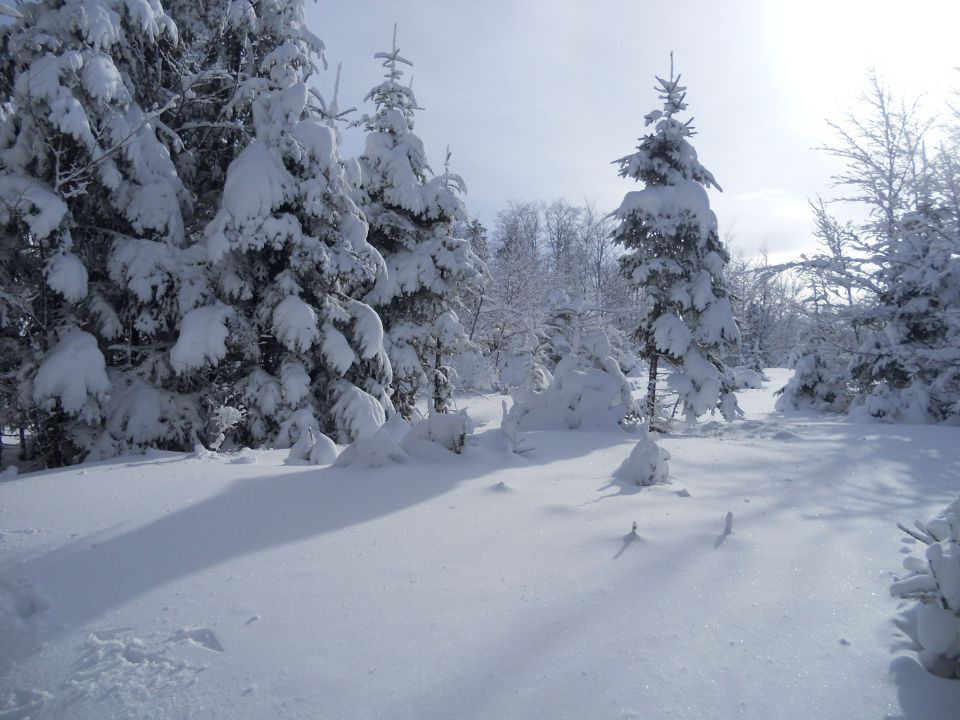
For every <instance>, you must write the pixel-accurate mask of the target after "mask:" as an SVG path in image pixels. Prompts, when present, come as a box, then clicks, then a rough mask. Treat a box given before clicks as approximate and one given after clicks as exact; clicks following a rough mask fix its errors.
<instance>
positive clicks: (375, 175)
mask: <svg viewBox="0 0 960 720" xmlns="http://www.w3.org/2000/svg"><path fill="white" fill-rule="evenodd" d="M374 57H375V58H377V59H382V60H383V67H384V68H386V74H385V75H384V80H383V82H381V83H380V84H378V85H377V86H375V87H374V88H373V89H372V90H371V91H370V92H369V93H368V94H367V97H366V99H367V100H372V101H373V103H374V105H375V107H376V111H375V112H374V113H373V115H365V116H364V117H363V118H362V119H361V120H360V122H359V124H360V125H362V126H363V127H364V129H365V130H366V133H367V135H366V145H365V149H364V152H363V154H362V155H361V157H360V166H361V171H362V187H361V189H362V198H363V199H362V207H363V211H364V213H365V214H366V217H367V220H368V221H369V223H370V236H369V237H370V242H371V244H373V246H374V247H375V248H376V249H377V250H378V251H379V252H380V253H381V254H382V255H383V257H384V259H385V261H386V263H387V268H388V272H387V274H386V275H383V276H381V277H380V278H379V279H378V281H377V285H376V287H375V288H374V289H373V292H371V293H370V294H369V295H368V296H367V297H368V301H369V302H371V303H372V304H373V305H374V306H375V307H376V308H377V311H378V312H379V313H380V317H381V318H382V320H383V324H384V327H385V329H386V333H387V347H388V352H389V355H390V361H391V364H392V366H393V395H392V400H393V404H394V407H395V408H396V409H397V410H398V411H399V413H400V414H401V415H402V416H403V417H404V418H407V419H410V418H411V417H412V416H413V411H414V407H415V404H416V397H417V394H418V393H419V392H421V391H424V390H427V389H428V388H429V391H430V394H431V407H432V409H433V410H434V411H436V412H445V411H446V410H448V409H449V400H450V393H451V380H452V378H451V370H450V368H449V367H448V366H446V365H444V357H445V356H449V355H450V353H452V352H455V351H456V350H457V349H458V348H460V347H461V345H462V343H463V341H464V340H465V338H466V335H465V333H464V330H463V327H462V326H461V325H460V321H459V318H458V316H457V312H458V311H459V310H460V309H461V307H462V303H461V292H462V290H461V289H462V287H463V286H464V285H467V284H472V283H476V282H479V281H480V279H481V272H480V267H481V263H480V262H479V260H478V259H477V257H476V256H475V255H474V253H473V251H472V250H471V249H470V243H469V242H468V241H467V240H463V239H460V238H456V237H454V236H453V229H454V227H455V225H456V224H457V223H458V222H462V221H464V220H465V219H466V211H465V209H464V206H463V202H462V200H461V199H460V197H459V194H460V193H463V192H465V191H466V187H465V186H464V183H463V180H462V179H461V178H460V177H459V176H458V175H454V174H452V173H450V172H449V169H447V168H446V167H445V171H444V172H443V173H442V174H441V175H436V176H433V177H430V175H432V171H431V169H430V167H429V165H428V163H427V156H426V152H425V151H424V147H423V142H422V141H421V140H420V138H419V137H418V136H417V135H416V134H415V133H414V132H413V126H414V114H415V112H416V110H418V109H419V108H418V106H417V100H416V97H415V96H414V94H413V90H412V89H411V88H410V87H409V86H406V85H403V84H402V83H401V78H402V77H403V71H402V69H401V67H400V66H401V65H408V66H412V63H411V62H410V61H409V60H407V59H405V58H403V57H402V56H401V55H400V51H399V49H398V48H397V42H396V28H394V34H393V47H392V48H391V50H390V51H389V52H381V53H377V54H376V55H375V56H374ZM447 159H448V160H449V153H448V158H447Z"/></svg>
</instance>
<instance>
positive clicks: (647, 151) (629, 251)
mask: <svg viewBox="0 0 960 720" xmlns="http://www.w3.org/2000/svg"><path fill="white" fill-rule="evenodd" d="M657 83H658V87H657V88H656V90H657V91H658V92H659V94H660V95H659V97H660V98H661V99H662V100H663V101H664V105H663V109H662V110H654V111H653V112H651V113H649V114H647V115H646V116H645V118H644V120H645V123H646V125H647V126H651V125H652V126H653V128H654V129H653V132H650V133H648V134H647V135H644V136H643V137H642V138H640V143H639V145H638V146H637V151H636V152H635V153H633V154H631V155H627V156H626V157H623V158H620V159H619V160H617V161H616V163H617V164H618V165H619V166H620V176H621V177H627V178H631V179H633V180H637V181H639V182H642V183H643V184H644V186H645V187H644V189H642V190H639V191H635V192H629V193H627V194H626V195H625V196H624V199H623V202H622V203H621V205H620V207H619V209H617V210H616V211H615V213H614V216H615V217H616V218H617V219H618V220H619V221H620V225H619V226H618V227H617V229H616V231H615V233H614V239H615V241H616V242H617V243H619V244H621V245H623V247H624V249H625V251H626V253H625V255H624V256H623V258H622V259H621V269H622V272H623V273H624V274H625V276H626V277H627V278H628V280H630V281H631V282H632V283H633V285H634V286H635V287H636V289H637V290H638V292H639V295H640V298H641V301H642V302H643V304H644V306H645V309H646V311H647V315H646V317H645V318H644V319H643V320H642V321H641V323H640V326H639V327H638V328H637V330H636V332H635V337H636V339H637V341H638V342H639V344H640V350H641V354H642V356H643V357H644V358H645V359H646V360H647V362H648V363H649V366H650V371H649V380H648V385H647V400H646V416H647V417H648V418H649V419H650V420H653V418H654V416H655V413H656V392H657V377H658V372H659V364H660V361H661V360H664V361H666V362H667V363H669V364H670V365H671V366H672V369H673V372H672V374H671V376H670V381H669V382H670V386H671V387H672V388H673V389H674V390H675V391H676V392H677V393H678V394H679V396H680V400H681V401H682V403H683V408H684V413H685V415H686V417H687V419H688V420H689V421H693V420H694V419H695V418H696V417H697V416H699V415H702V414H703V413H705V412H707V411H711V410H713V409H717V408H719V410H720V412H721V413H722V415H723V416H724V418H726V419H727V420H732V419H733V418H735V417H737V416H738V414H739V412H740V411H739V408H738V407H737V403H736V398H735V396H734V395H733V392H732V391H731V386H730V381H729V379H728V377H727V373H726V370H725V368H724V365H723V362H722V360H721V356H722V354H723V352H724V345H725V344H730V343H736V342H738V341H739V331H738V329H737V324H736V322H735V320H734V318H733V311H732V308H731V305H730V300H729V298H728V297H727V291H726V288H725V285H724V279H723V270H724V266H725V265H726V263H727V262H728V261H729V259H730V256H729V253H728V252H727V250H726V248H725V247H724V246H723V243H722V242H721V241H720V238H719V236H718V234H717V219H716V216H715V215H714V213H713V212H712V211H711V210H710V201H709V198H708V197H707V193H706V188H709V187H715V188H717V189H718V190H719V189H720V187H719V185H718V184H717V182H716V180H715V179H714V177H713V175H712V174H711V173H710V171H709V170H707V169H706V168H705V167H704V166H703V165H701V164H700V162H699V161H698V159H697V153H696V151H695V150H694V148H693V146H692V145H691V144H690V142H689V140H688V138H689V137H690V136H692V135H693V134H694V129H693V126H692V119H690V120H687V121H685V122H681V121H680V120H679V119H677V117H676V116H677V115H678V114H679V113H681V112H682V111H683V110H685V109H686V107H687V105H686V102H685V98H686V88H685V87H682V86H681V85H680V77H679V76H677V77H674V74H673V59H672V56H671V68H670V78H669V79H666V80H665V79H663V78H659V77H658V78H657Z"/></svg>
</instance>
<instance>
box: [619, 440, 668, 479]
mask: <svg viewBox="0 0 960 720" xmlns="http://www.w3.org/2000/svg"><path fill="white" fill-rule="evenodd" d="M669 459H670V453H668V452H667V451H666V450H664V449H663V448H661V447H660V446H659V445H658V444H657V441H656V440H655V439H654V436H653V434H652V433H651V432H649V431H648V430H647V429H646V428H645V427H644V428H643V429H642V430H641V432H640V438H639V440H638V441H637V444H636V446H634V448H633V450H632V451H631V452H630V455H629V457H627V459H626V460H624V461H623V463H622V464H621V465H620V467H619V468H617V470H616V472H614V477H615V478H616V479H617V480H620V481H621V482H628V483H632V484H634V485H656V484H659V483H666V482H669V480H670V468H669V467H668V466H667V461H668V460H669Z"/></svg>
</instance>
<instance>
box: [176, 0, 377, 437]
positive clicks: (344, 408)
mask: <svg viewBox="0 0 960 720" xmlns="http://www.w3.org/2000/svg"><path fill="white" fill-rule="evenodd" d="M247 7H248V8H249V12H251V13H252V12H256V15H255V16H254V17H253V18H252V19H251V20H250V22H251V23H252V26H253V27H255V28H256V30H257V38H256V43H255V44H254V45H250V46H249V51H250V52H253V53H255V55H254V58H253V59H252V60H251V61H250V67H251V68H253V69H254V70H255V71H256V74H255V75H252V76H249V77H246V76H241V77H240V80H241V81H242V84H241V87H240V88H239V90H238V92H237V93H236V98H247V99H248V100H249V102H250V118H251V129H252V134H251V135H250V137H249V139H248V140H247V141H246V144H245V146H243V148H242V150H241V151H240V152H239V154H238V155H237V156H236V157H235V158H234V159H233V161H232V162H231V163H230V165H229V167H228V169H227V172H226V178H225V182H224V187H223V194H222V197H221V198H220V201H219V210H218V211H217V213H216V215H215V217H214V218H213V219H212V220H211V221H210V223H209V224H208V225H207V227H206V230H205V235H206V239H205V245H206V251H207V252H208V254H209V259H210V262H211V263H212V265H213V273H214V285H215V295H216V299H215V300H214V301H213V302H211V303H207V304H205V305H204V306H202V307H199V308H196V309H195V310H193V311H192V312H191V313H188V314H187V315H186V316H185V317H184V319H183V330H182V332H181V335H180V339H179V341H178V343H177V346H176V347H174V349H173V352H172V359H173V362H174V366H175V368H176V371H177V372H178V373H179V374H181V375H183V376H184V377H194V378H196V377H204V376H207V375H208V374H209V373H210V372H211V371H216V372H219V373H220V381H221V382H222V383H223V384H224V385H225V386H226V387H227V388H235V389H236V392H237V393H238V395H239V398H240V400H241V401H242V403H243V404H244V405H245V409H246V420H245V427H244V432H243V433H241V437H242V439H243V440H245V441H247V442H263V441H270V442H273V443H276V444H279V445H281V446H283V445H290V444H292V443H294V442H296V441H297V440H298V439H300V438H301V436H304V435H305V434H311V433H312V434H313V435H314V436H318V435H319V434H320V433H326V434H329V435H330V436H332V437H333V438H334V439H335V440H337V441H339V442H352V441H354V440H356V439H359V438H361V437H365V436H366V435H369V434H371V433H373V432H375V431H376V430H377V428H378V427H379V426H380V425H381V424H382V423H383V421H384V418H385V407H388V406H389V399H388V397H387V388H388V386H389V382H390V366H389V361H388V359H387V356H386V352H385V350H384V346H383V329H382V326H381V323H380V319H379V318H378V317H377V315H376V313H375V312H374V311H373V309H372V308H371V307H370V306H369V305H367V304H366V303H364V302H363V301H362V300H361V298H362V297H364V296H365V295H366V294H367V293H368V292H369V291H370V290H371V289H372V288H373V286H374V283H375V281H376V278H377V277H378V275H380V274H383V272H384V265H383V260H382V258H381V257H380V255H379V254H378V253H377V251H376V250H374V248H373V247H371V246H370V245H369V244H368V243H367V240H366V235H367V226H366V223H365V222H364V218H363V215H362V213H361V212H360V211H359V209H358V208H357V206H356V205H355V204H354V202H353V200H352V199H351V197H350V192H349V190H350V188H349V186H348V183H347V181H346V178H345V173H344V165H343V163H342V162H341V160H340V158H339V145H340V135H339V131H338V130H337V128H336V127H335V126H334V124H333V123H334V120H335V119H334V118H333V117H331V116H329V115H327V116H326V117H325V112H324V107H318V106H317V105H316V104H315V102H314V101H315V100H316V99H317V98H316V96H314V95H313V94H312V93H311V91H310V90H309V89H308V86H307V80H308V77H309V76H310V74H311V73H313V72H314V70H315V61H316V59H317V58H318V57H321V53H322V50H323V46H322V44H321V43H320V42H319V41H318V40H317V39H316V38H315V37H314V36H313V35H312V34H310V33H309V32H308V31H307V30H306V28H305V26H304V7H303V2H302V0H273V1H272V2H263V3H259V4H258V5H257V7H256V10H254V8H253V7H252V6H247ZM334 115H336V113H334ZM211 369H213V370H211Z"/></svg>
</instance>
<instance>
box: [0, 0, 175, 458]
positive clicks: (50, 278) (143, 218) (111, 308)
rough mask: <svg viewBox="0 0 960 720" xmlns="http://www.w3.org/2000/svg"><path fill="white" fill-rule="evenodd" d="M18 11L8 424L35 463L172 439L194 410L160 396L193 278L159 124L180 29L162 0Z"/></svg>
mask: <svg viewBox="0 0 960 720" xmlns="http://www.w3.org/2000/svg"><path fill="white" fill-rule="evenodd" d="M21 10H22V12H21V13H20V15H21V17H19V18H18V19H17V20H16V22H14V23H13V24H11V25H7V26H5V27H4V28H3V29H2V31H0V43H2V46H3V51H2V58H3V59H2V61H0V65H2V67H0V73H2V75H3V77H4V80H5V82H4V88H5V97H4V98H3V106H4V111H3V113H2V117H0V125H2V126H0V201H2V202H0V222H2V223H3V224H4V226H5V232H4V233H3V239H2V241H0V245H2V248H0V255H2V260H3V262H2V267H3V270H2V271H0V272H2V277H0V282H2V288H0V290H2V299H0V333H2V335H3V343H4V367H3V369H2V372H3V380H2V383H0V386H2V388H3V395H4V396H3V405H4V407H5V408H6V409H7V412H6V416H5V417H4V418H3V421H4V423H13V424H15V425H19V426H20V427H23V426H24V425H25V424H26V425H28V426H29V427H30V428H31V431H32V432H31V434H32V437H33V438H34V440H35V441H36V443H37V445H38V446H39V449H40V453H41V455H42V460H43V462H45V463H46V464H53V465H56V464H62V463H66V462H74V461H76V460H78V459H80V458H82V457H83V456H85V455H87V454H89V453H90V452H102V453H106V454H110V453H113V452H116V451H117V450H120V449H123V448H127V447H136V446H141V447H142V446H143V445H145V444H149V445H157V446H161V447H163V446H168V447H169V446H175V445H177V444H179V443H182V441H183V439H184V438H183V435H184V433H187V434H189V433H190V430H191V422H190V421H191V418H192V417H193V415H194V413H193V412H192V410H191V408H190V407H189V405H190V402H189V401H188V400H185V399H184V398H182V397H178V396H177V395H176V394H175V393H170V392H167V391H166V390H165V389H164V387H165V381H166V378H168V377H169V373H168V369H169V368H168V366H167V365H166V363H165V360H164V348H169V346H170V344H171V342H172V338H173V336H174V333H175V324H176V320H177V318H178V315H179V311H178V306H179V305H180V304H181V303H182V302H187V303H189V302H190V301H191V299H190V297H191V290H190V288H191V286H192V285H193V283H194V279H193V278H191V266H190V263H189V262H183V261H182V258H180V257H179V255H180V253H181V251H182V250H183V248H184V240H185V237H184V226H183V213H182V211H183V208H184V207H185V205H186V203H187V198H186V195H185V193H184V188H183V187H182V185H181V183H180V182H179V179H178V177H177V173H176V170H175V168H174V166H173V163H172V162H171V157H170V148H169V147H168V145H167V138H166V137H165V136H164V134H163V132H162V129H163V127H162V122H161V121H160V119H159V118H160V116H161V115H162V114H163V113H164V112H165V111H167V110H169V109H170V108H171V107H172V106H173V105H174V104H175V102H176V98H175V95H174V94H173V93H172V92H170V91H169V89H168V84H169V82H168V81H169V79H170V77H171V76H172V75H173V74H174V64H175V58H176V57H177V56H178V54H179V47H180V46H179V42H178V40H179V38H178V34H177V30H176V27H175V25H174V23H173V21H172V20H171V19H170V17H169V16H167V15H166V14H165V13H164V12H163V10H162V9H161V7H160V4H159V3H157V2H142V3H127V2H121V1H120V0H94V1H92V2H90V1H84V0H45V1H43V2H38V3H29V4H24V5H22V6H21ZM131 387H143V388H146V389H147V390H148V391H149V392H140V393H136V394H134V395H130V394H128V393H127V390H128V389H129V388H131ZM111 417H113V418H115V419H114V421H113V422H112V423H108V422H107V419H108V418H111Z"/></svg>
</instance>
